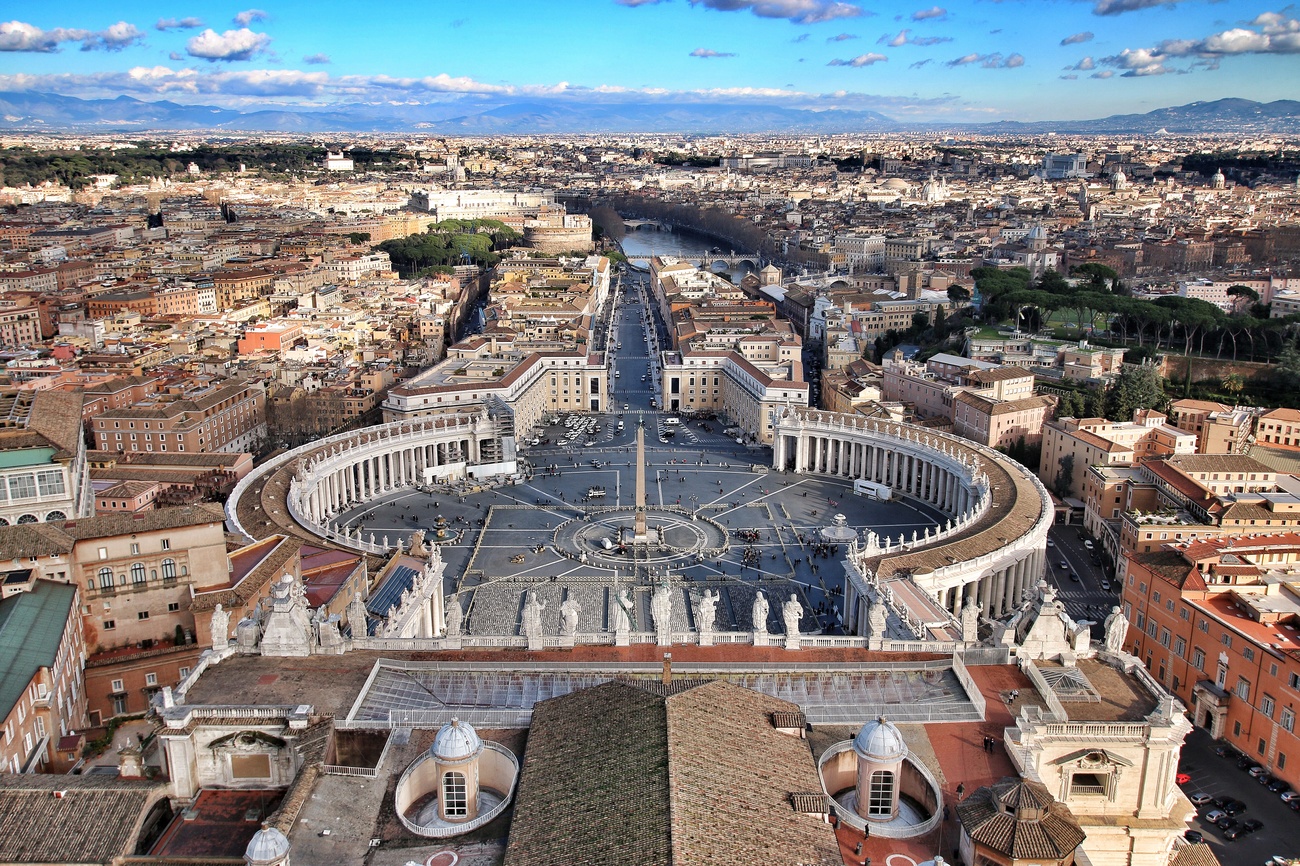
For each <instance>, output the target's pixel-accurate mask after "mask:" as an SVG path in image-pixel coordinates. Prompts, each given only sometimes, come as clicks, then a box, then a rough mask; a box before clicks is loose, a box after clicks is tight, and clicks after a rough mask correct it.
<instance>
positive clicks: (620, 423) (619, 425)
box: [618, 421, 623, 433]
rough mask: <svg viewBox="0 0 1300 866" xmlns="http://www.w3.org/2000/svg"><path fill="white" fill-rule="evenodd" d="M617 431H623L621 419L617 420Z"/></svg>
mask: <svg viewBox="0 0 1300 866" xmlns="http://www.w3.org/2000/svg"><path fill="white" fill-rule="evenodd" d="M618 432H620V433H622V432H623V422H622V421H619V422H618Z"/></svg>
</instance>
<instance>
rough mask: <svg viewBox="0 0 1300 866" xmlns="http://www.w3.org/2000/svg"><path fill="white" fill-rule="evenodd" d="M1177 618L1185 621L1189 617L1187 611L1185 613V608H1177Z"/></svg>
mask: <svg viewBox="0 0 1300 866" xmlns="http://www.w3.org/2000/svg"><path fill="white" fill-rule="evenodd" d="M1178 616H1179V617H1181V618H1182V619H1187V618H1188V616H1189V614H1188V611H1187V608H1185V607H1182V608H1179V609H1178Z"/></svg>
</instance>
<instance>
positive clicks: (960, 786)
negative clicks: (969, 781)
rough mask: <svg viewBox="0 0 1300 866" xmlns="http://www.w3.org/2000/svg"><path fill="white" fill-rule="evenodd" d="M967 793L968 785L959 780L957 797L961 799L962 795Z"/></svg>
mask: <svg viewBox="0 0 1300 866" xmlns="http://www.w3.org/2000/svg"><path fill="white" fill-rule="evenodd" d="M965 793H966V786H965V785H963V784H962V783H961V782H958V783H957V799H958V800H960V799H961V797H962V795H963V794H965Z"/></svg>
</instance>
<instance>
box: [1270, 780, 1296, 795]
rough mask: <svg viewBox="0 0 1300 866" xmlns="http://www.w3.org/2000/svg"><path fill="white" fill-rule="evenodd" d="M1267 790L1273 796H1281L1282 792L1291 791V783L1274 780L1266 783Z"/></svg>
mask: <svg viewBox="0 0 1300 866" xmlns="http://www.w3.org/2000/svg"><path fill="white" fill-rule="evenodd" d="M1268 789H1269V790H1270V791H1272V792H1273V793H1274V794H1281V793H1283V792H1284V791H1286V792H1289V791H1290V790H1291V783H1289V782H1286V781H1284V780H1282V779H1274V780H1273V781H1271V782H1269V783H1268Z"/></svg>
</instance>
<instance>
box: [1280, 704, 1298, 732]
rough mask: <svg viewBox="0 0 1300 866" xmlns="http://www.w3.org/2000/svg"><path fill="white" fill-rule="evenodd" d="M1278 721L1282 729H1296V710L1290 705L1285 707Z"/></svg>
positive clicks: (1290, 730) (1291, 730)
mask: <svg viewBox="0 0 1300 866" xmlns="http://www.w3.org/2000/svg"><path fill="white" fill-rule="evenodd" d="M1277 722H1278V724H1279V725H1281V726H1282V729H1283V730H1285V731H1288V732H1294V731H1295V710H1293V709H1291V708H1290V707H1283V708H1282V713H1281V715H1279V716H1278V719H1277Z"/></svg>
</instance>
